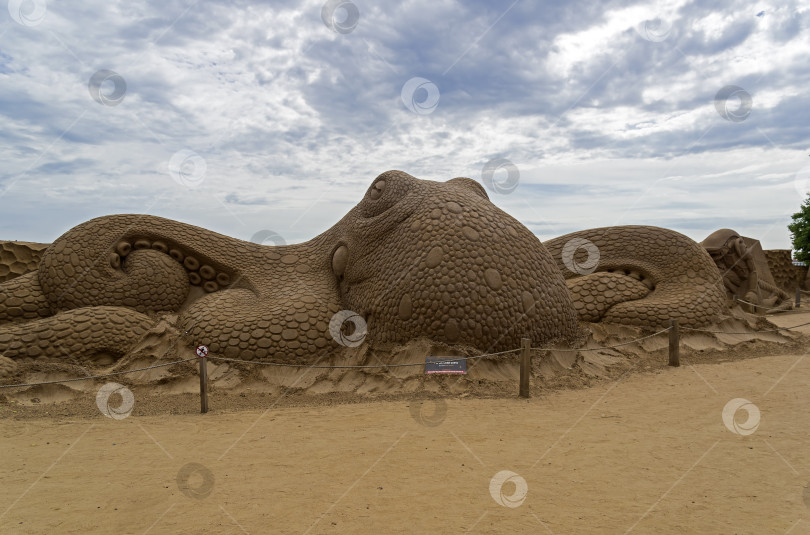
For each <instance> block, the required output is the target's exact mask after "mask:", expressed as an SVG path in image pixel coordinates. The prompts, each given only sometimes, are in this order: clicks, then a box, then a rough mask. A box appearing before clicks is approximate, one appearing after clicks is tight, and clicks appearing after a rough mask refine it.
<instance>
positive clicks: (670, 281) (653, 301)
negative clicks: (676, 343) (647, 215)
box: [544, 225, 724, 328]
mask: <svg viewBox="0 0 810 535" xmlns="http://www.w3.org/2000/svg"><path fill="white" fill-rule="evenodd" d="M572 240H578V241H572ZM586 242H588V243H591V244H593V246H594V247H595V249H591V252H590V253H588V251H587V249H588V248H587V247H581V248H580V250H578V251H577V254H575V255H574V257H573V259H571V258H570V255H569V258H565V259H564V258H563V249H564V248H565V247H566V244H569V243H572V244H580V243H586ZM544 245H545V246H546V247H547V248H548V249H549V251H550V252H551V254H552V255H553V256H554V258H555V259H557V264H558V267H559V268H560V270H561V271H562V273H563V275H564V276H565V277H566V279H567V283H568V287H569V290H571V292H572V295H573V298H574V303H575V306H576V307H577V308H578V309H579V310H581V311H584V312H585V315H584V317H583V319H586V321H599V320H602V321H608V322H614V323H624V324H630V325H639V326H648V327H654V328H658V327H665V326H666V325H667V324H668V322H669V320H670V319H678V320H679V321H680V322H681V323H682V324H683V325H685V326H701V325H706V324H709V323H711V322H713V321H715V320H716V319H717V318H718V317H719V314H720V313H721V311H722V309H723V306H724V291H723V289H722V281H721V278H720V277H719V276H718V273H717V267H716V266H715V264H714V262H713V261H712V258H711V256H709V254H708V253H707V252H706V250H705V249H704V248H703V247H701V245H700V244H698V243H696V242H695V241H693V240H691V239H690V238H688V237H687V236H684V235H683V234H680V233H678V232H675V231H673V230H668V229H663V228H658V227H649V226H635V225H630V226H619V227H604V228H596V229H589V230H583V231H579V232H574V233H571V234H566V235H565V236H560V237H559V238H554V239H552V240H549V241H546V242H544ZM586 253H588V254H595V255H596V256H597V257H598V262H596V263H595V266H594V267H593V268H592V270H593V271H595V273H592V274H591V273H581V272H578V271H577V270H576V265H574V268H575V269H574V270H572V269H571V265H566V260H567V262H568V264H571V263H572V260H573V262H574V263H576V262H580V263H583V262H586V261H587V259H585V258H583V257H584V256H587V254H586ZM583 265H584V264H583ZM580 271H590V270H580ZM608 274H609V275H610V277H608ZM591 279H595V281H592V280H591ZM644 289H647V290H648V291H646V292H645V291H644ZM608 294H610V297H608Z"/></svg>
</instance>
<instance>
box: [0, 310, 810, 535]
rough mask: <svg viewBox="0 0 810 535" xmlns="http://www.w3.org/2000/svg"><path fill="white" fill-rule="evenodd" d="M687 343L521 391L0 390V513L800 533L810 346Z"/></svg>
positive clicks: (323, 524) (387, 527)
mask: <svg viewBox="0 0 810 535" xmlns="http://www.w3.org/2000/svg"><path fill="white" fill-rule="evenodd" d="M808 318H810V315H808V314H803V315H801V316H793V317H790V318H784V319H780V320H779V321H783V322H788V323H787V324H791V325H792V324H794V323H797V321H796V320H798V319H805V320H806V319H808ZM798 323H800V322H798ZM752 345H753V344H752ZM699 361H700V359H699V357H698V356H697V355H692V356H690V357H689V358H688V359H685V362H684V365H683V366H681V367H680V368H666V367H661V366H652V364H651V363H649V362H648V363H647V364H648V365H649V367H648V368H647V369H648V371H647V372H645V373H635V372H633V373H623V374H621V375H619V376H618V377H615V378H610V379H603V380H597V381H595V382H593V383H590V384H589V385H587V386H586V387H585V388H578V389H563V390H556V391H552V390H549V391H545V392H543V393H542V395H535V396H534V397H533V398H531V399H528V400H525V399H517V398H515V397H512V398H502V399H480V398H475V397H474V396H467V397H465V396H464V395H462V396H449V397H439V398H425V397H422V396H413V397H405V398H401V399H396V400H388V401H373V400H371V399H369V398H366V399H367V402H364V403H350V404H330V403H329V402H328V401H324V400H321V402H320V403H317V404H314V405H313V404H309V405H304V406H281V405H282V404H280V403H278V398H274V397H272V396H267V397H261V396H259V397H257V398H255V400H254V401H256V403H257V404H256V406H255V407H254V408H250V409H247V410H239V411H232V410H222V409H220V408H217V409H216V410H214V411H213V412H211V413H209V414H205V415H201V414H197V413H194V411H192V410H181V411H179V412H182V414H165V413H161V414H155V415H140V414H139V412H138V411H139V409H138V407H139V406H143V405H149V404H151V405H154V404H155V401H154V400H152V401H144V400H143V399H142V394H141V393H138V392H136V404H135V407H136V410H135V411H134V413H133V414H132V415H131V416H130V417H128V418H124V419H114V418H105V417H103V416H102V415H101V414H100V413H99V411H98V410H95V409H94V407H93V405H94V399H93V398H92V397H84V398H82V400H81V401H78V400H76V401H74V402H71V403H82V404H84V405H86V406H87V407H88V412H87V413H86V414H84V413H78V415H74V416H59V414H60V410H61V409H60V408H59V407H60V405H51V406H50V414H37V415H34V417H30V416H31V415H30V414H28V415H26V414H25V410H26V407H17V408H15V409H10V406H9V404H7V403H3V404H2V416H3V423H2V426H0V437H2V438H1V439H0V440H2V444H0V447H1V448H2V452H3V460H4V462H3V463H2V464H0V477H2V481H3V485H2V487H0V503H2V511H0V531H1V532H2V533H21V534H22V533H26V534H27V533H66V534H70V533H76V534H79V533H82V534H83V533H122V534H123V533H151V534H157V533H178V534H204V533H307V534H308V533H313V534H315V533H318V534H320V533H554V534H566V533H664V534H670V533H671V534H676V533H677V534H680V533H757V534H765V533H780V534H782V533H793V534H796V533H808V532H810V509H808V505H810V489H809V488H808V481H809V480H810V463H808V459H807V455H806V449H807V448H806V446H807V444H808V441H810V412H808V411H807V407H806V405H807V396H806V389H807V384H808V382H810V361H808V359H807V358H806V357H805V355H804V354H801V353H796V354H783V355H778V356H773V355H771V356H763V357H761V358H743V359H737V360H733V361H732V360H730V359H717V360H715V361H714V362H712V363H705V364H701V363H699ZM642 366H644V364H643V363H642V362H639V363H638V367H642ZM153 396H154V397H156V398H158V399H164V401H165V398H166V397H168V396H169V395H168V394H165V393H160V394H157V393H154V392H153ZM181 397H182V396H181ZM236 397H237V398H239V396H238V395H237V396H236ZM189 398H190V396H189ZM222 398H223V396H222V395H219V396H218V398H217V401H216V402H215V405H217V406H218V405H221V404H222ZM239 399H242V400H244V399H245V398H239ZM738 400H743V401H742V403H743V404H742V405H741V407H743V408H739V407H740V405H739V403H740V402H739V401H738ZM186 401H187V402H188V404H192V405H193V402H194V401H196V399H194V398H190V399H187V400H186ZM735 403H736V405H734V404H735ZM729 404H732V405H731V407H732V408H731V409H729V406H730V405H729ZM172 407H174V408H176V406H172ZM734 407H737V409H736V411H735V410H734ZM91 408H92V409H93V410H91ZM163 408H164V409H165V408H166V407H165V406H164V407H163ZM153 409H154V407H152V409H149V410H153ZM746 409H752V410H755V411H757V414H756V416H757V418H756V422H755V423H756V425H754V424H753V423H751V418H750V416H749V414H750V413H746ZM12 410H16V411H18V412H17V413H16V414H11V411H12ZM74 413H76V412H75V411H74ZM726 414H730V419H727V420H726V421H725V422H724V415H726ZM21 415H22V416H21Z"/></svg>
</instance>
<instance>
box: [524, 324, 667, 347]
mask: <svg viewBox="0 0 810 535" xmlns="http://www.w3.org/2000/svg"><path fill="white" fill-rule="evenodd" d="M670 329H672V327H667V328H666V329H662V330H660V331H658V332H657V333H653V334H650V335H648V336H642V337H641V338H636V339H635V340H630V341H629V342H622V343H621V344H616V345H613V346H605V347H590V348H585V349H553V348H538V349H540V350H541V351H559V352H563V353H571V352H574V351H601V350H603V349H613V348H614V347H621V346H627V345H630V344H635V343H636V342H641V341H642V340H646V339H647V338H652V337H653V336H658V335H659V334H661V333H665V332H667V331H669V330H670Z"/></svg>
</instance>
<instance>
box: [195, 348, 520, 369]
mask: <svg viewBox="0 0 810 535" xmlns="http://www.w3.org/2000/svg"><path fill="white" fill-rule="evenodd" d="M517 351H520V349H509V350H507V351H501V352H500V353H485V354H483V355H475V356H473V357H465V356H463V355H459V356H457V357H448V358H446V359H441V360H434V361H433V362H434V363H442V362H455V361H457V360H461V359H464V360H473V359H482V358H484V357H495V356H498V355H505V354H506V353H515V352H517ZM208 360H222V361H225V362H244V363H245V364H260V365H263V366H280V367H286V368H307V369H309V370H343V369H357V368H406V367H408V366H424V365H425V363H424V362H411V363H409V364H372V365H368V366H365V365H354V366H352V365H348V364H346V365H337V366H307V365H306V364H288V363H286V362H262V361H260V360H259V361H254V360H242V359H230V358H226V357H217V356H212V355H208Z"/></svg>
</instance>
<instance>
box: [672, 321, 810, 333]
mask: <svg viewBox="0 0 810 535" xmlns="http://www.w3.org/2000/svg"><path fill="white" fill-rule="evenodd" d="M805 325H810V321H808V322H807V323H800V324H799V325H794V326H792V327H777V328H776V329H768V330H767V331H749V332H726V331H707V330H705V329H691V328H689V327H681V329H683V330H684V331H696V332H702V333H713V334H760V333H773V332H777V331H789V330H790V329H795V328H797V327H804V326H805Z"/></svg>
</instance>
